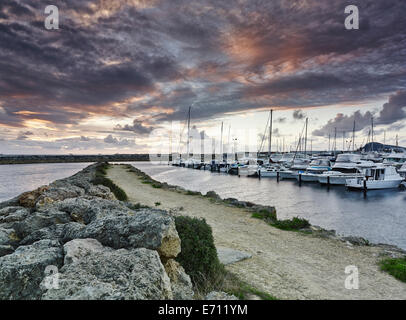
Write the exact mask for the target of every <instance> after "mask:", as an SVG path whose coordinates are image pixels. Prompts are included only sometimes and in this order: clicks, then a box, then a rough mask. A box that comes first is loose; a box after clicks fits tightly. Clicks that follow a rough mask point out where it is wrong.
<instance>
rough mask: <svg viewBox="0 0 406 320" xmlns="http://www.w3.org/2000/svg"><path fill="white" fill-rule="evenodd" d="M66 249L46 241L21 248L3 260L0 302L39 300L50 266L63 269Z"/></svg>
mask: <svg viewBox="0 0 406 320" xmlns="http://www.w3.org/2000/svg"><path fill="white" fill-rule="evenodd" d="M62 261H63V251H62V246H61V245H60V244H59V242H57V241H51V240H42V241H39V242H36V243H34V244H33V245H30V246H20V247H18V248H17V250H16V251H15V252H13V253H11V254H8V255H5V256H3V257H0V284H1V285H0V300H14V299H16V300H20V299H22V300H24V299H39V298H41V295H42V293H43V290H41V288H40V283H41V282H42V280H43V279H44V277H45V274H44V271H45V268H46V267H48V266H55V267H57V268H59V267H60V266H62Z"/></svg>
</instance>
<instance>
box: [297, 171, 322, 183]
mask: <svg viewBox="0 0 406 320" xmlns="http://www.w3.org/2000/svg"><path fill="white" fill-rule="evenodd" d="M296 179H297V180H298V181H299V175H298V176H297V177H296ZM302 182H319V175H318V174H312V173H302Z"/></svg>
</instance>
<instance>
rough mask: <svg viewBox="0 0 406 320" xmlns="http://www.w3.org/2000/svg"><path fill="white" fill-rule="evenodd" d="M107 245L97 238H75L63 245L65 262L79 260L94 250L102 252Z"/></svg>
mask: <svg viewBox="0 0 406 320" xmlns="http://www.w3.org/2000/svg"><path fill="white" fill-rule="evenodd" d="M103 250H105V247H103V245H102V244H101V243H100V242H99V241H97V240H96V239H75V240H72V241H69V242H68V243H66V244H65V245H64V246H63V251H64V254H65V257H64V264H69V263H76V262H79V261H80V259H82V258H83V257H86V256H88V255H89V254H91V253H92V252H93V253H94V252H101V251H103Z"/></svg>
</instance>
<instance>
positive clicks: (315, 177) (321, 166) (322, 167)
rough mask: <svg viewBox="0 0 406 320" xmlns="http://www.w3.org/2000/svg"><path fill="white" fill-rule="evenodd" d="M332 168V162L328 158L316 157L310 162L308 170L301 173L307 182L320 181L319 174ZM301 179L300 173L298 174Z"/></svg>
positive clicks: (297, 177)
mask: <svg viewBox="0 0 406 320" xmlns="http://www.w3.org/2000/svg"><path fill="white" fill-rule="evenodd" d="M330 170H331V163H330V160H328V159H314V160H312V162H310V164H309V166H308V167H307V168H306V171H305V172H303V173H300V174H301V180H302V181H305V182H318V181H319V175H320V174H322V173H324V172H328V171H330ZM296 179H297V180H299V173H298V174H297V175H296Z"/></svg>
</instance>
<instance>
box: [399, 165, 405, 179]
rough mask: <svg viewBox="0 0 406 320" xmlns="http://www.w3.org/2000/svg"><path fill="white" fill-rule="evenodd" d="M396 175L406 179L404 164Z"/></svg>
mask: <svg viewBox="0 0 406 320" xmlns="http://www.w3.org/2000/svg"><path fill="white" fill-rule="evenodd" d="M398 173H399V174H400V176H401V177H403V178H404V179H406V163H404V164H403V165H402V167H401V168H400V169H399V170H398Z"/></svg>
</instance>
